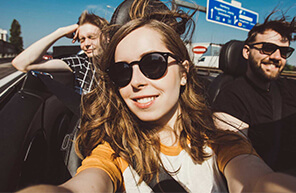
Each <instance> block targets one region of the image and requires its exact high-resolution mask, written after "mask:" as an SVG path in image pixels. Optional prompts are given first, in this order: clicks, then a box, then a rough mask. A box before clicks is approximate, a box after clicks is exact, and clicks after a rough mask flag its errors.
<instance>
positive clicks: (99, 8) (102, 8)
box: [86, 4, 115, 19]
mask: <svg viewBox="0 0 296 193" xmlns="http://www.w3.org/2000/svg"><path fill="white" fill-rule="evenodd" d="M86 9H87V10H88V11H90V12H93V13H94V14H97V15H99V16H101V17H104V18H106V19H109V17H111V15H112V14H113V12H114V10H115V8H114V7H112V6H110V5H105V4H99V5H87V6H86Z"/></svg>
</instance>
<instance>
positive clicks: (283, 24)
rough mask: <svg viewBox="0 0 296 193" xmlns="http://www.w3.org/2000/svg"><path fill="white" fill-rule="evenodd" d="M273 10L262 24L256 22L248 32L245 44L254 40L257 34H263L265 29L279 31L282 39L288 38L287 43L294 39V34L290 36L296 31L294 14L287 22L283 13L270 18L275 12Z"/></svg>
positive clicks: (295, 37)
mask: <svg viewBox="0 0 296 193" xmlns="http://www.w3.org/2000/svg"><path fill="white" fill-rule="evenodd" d="M276 12H277V11H276V10H273V11H272V12H271V13H270V14H269V15H268V16H267V17H266V19H265V21H264V23H263V24H256V25H255V26H254V27H253V28H252V29H251V31H249V33H248V38H247V39H246V40H245V44H249V43H252V42H254V41H255V38H256V36H257V34H263V33H264V32H265V31H267V30H274V31H276V32H277V33H279V34H280V35H281V36H282V38H283V39H284V40H288V41H289V43H290V42H291V41H293V40H295V39H296V36H294V37H292V35H293V33H295V32H296V16H294V17H293V19H292V20H291V21H290V22H289V21H287V18H288V17H286V16H285V15H284V14H282V16H281V18H279V19H275V20H272V19H271V16H272V15H273V14H274V13H276Z"/></svg>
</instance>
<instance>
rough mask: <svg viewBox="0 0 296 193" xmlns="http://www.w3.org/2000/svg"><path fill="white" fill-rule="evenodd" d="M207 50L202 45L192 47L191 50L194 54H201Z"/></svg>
mask: <svg viewBox="0 0 296 193" xmlns="http://www.w3.org/2000/svg"><path fill="white" fill-rule="evenodd" d="M207 50H208V48H206V47H204V46H195V47H194V48H192V52H193V53H195V54H203V53H205V52H206V51H207Z"/></svg>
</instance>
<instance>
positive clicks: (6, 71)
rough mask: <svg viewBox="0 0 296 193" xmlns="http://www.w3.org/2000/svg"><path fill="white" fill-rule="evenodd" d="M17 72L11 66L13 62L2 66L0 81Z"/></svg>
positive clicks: (0, 68)
mask: <svg viewBox="0 0 296 193" xmlns="http://www.w3.org/2000/svg"><path fill="white" fill-rule="evenodd" d="M16 71H17V70H16V69H15V68H14V67H13V66H12V65H11V62H6V63H2V64H0V79H2V78H5V77H6V76H8V75H10V74H12V73H14V72H16Z"/></svg>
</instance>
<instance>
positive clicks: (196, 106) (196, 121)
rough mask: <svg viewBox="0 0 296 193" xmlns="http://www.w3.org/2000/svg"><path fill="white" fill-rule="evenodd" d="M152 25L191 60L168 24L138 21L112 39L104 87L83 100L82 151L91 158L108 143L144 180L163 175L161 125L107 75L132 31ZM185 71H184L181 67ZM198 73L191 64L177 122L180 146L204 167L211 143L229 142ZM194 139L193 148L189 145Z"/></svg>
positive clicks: (181, 56)
mask: <svg viewBox="0 0 296 193" xmlns="http://www.w3.org/2000/svg"><path fill="white" fill-rule="evenodd" d="M143 26H145V27H148V28H150V29H152V30H155V31H156V32H158V33H159V34H160V35H161V36H162V41H163V43H164V45H165V46H166V47H167V49H168V50H170V51H171V52H172V53H173V54H174V55H176V56H177V57H178V58H179V59H181V60H182V61H185V60H188V61H191V60H190V57H189V54H188V51H187V49H186V47H185V45H184V43H183V41H182V40H181V38H180V35H179V34H178V33H177V32H176V31H175V30H174V29H173V28H172V27H171V26H170V25H167V24H166V23H164V22H161V21H158V20H156V19H151V18H147V17H145V18H140V19H134V20H132V21H130V22H128V23H127V24H126V25H124V26H122V27H121V28H120V29H119V30H118V31H117V32H116V33H115V35H114V36H113V37H112V39H111V40H110V43H109V45H108V48H107V50H106V52H105V53H104V54H103V57H102V61H101V62H102V63H101V65H100V67H101V69H100V70H101V71H100V72H99V73H100V74H99V77H100V80H99V82H98V86H97V87H96V88H95V89H94V90H93V91H91V92H90V93H89V94H87V95H85V96H84V97H83V103H82V111H83V113H82V121H81V130H80V132H79V134H78V137H77V143H76V149H77V150H78V151H79V152H80V153H81V154H80V155H81V156H83V157H85V156H88V155H90V154H91V152H92V150H93V149H94V148H95V147H96V146H97V145H98V144H100V143H102V142H104V141H106V142H108V143H109V144H110V145H111V147H112V148H113V150H114V151H115V154H114V157H118V156H120V157H121V158H123V159H124V160H126V161H127V162H128V163H129V164H130V165H134V164H133V163H136V167H135V168H134V169H135V170H136V171H137V173H138V174H139V175H140V181H139V183H141V182H142V181H143V180H144V181H145V182H148V183H149V181H150V180H151V179H152V177H153V175H155V174H156V175H157V176H158V174H159V165H160V164H162V162H161V159H160V157H159V153H160V140H159V137H158V136H157V131H158V129H159V128H158V127H157V126H156V125H151V124H149V123H143V122H141V121H140V120H139V119H138V118H137V117H136V116H135V115H134V114H133V113H132V112H131V111H130V110H129V108H128V107H127V106H126V104H125V102H124V101H123V99H122V98H121V96H120V94H119V92H118V88H117V87H116V86H115V85H114V84H113V83H112V81H111V80H110V79H109V77H108V74H106V73H105V71H106V69H107V68H108V66H109V65H110V64H113V63H114V53H115V49H116V47H117V45H118V44H119V42H120V41H121V40H122V39H123V38H125V37H126V36H127V35H128V34H130V33H131V32H132V31H134V30H136V29H138V28H140V27H143ZM180 67H181V68H183V69H182V70H184V71H185V69H184V67H182V65H180ZM196 77H197V72H196V68H194V66H193V64H192V63H191V62H190V66H189V72H188V74H187V84H186V86H184V87H181V88H180V89H181V94H180V98H179V101H178V103H179V105H180V109H181V113H180V115H179V116H178V118H177V122H176V124H175V128H174V129H175V130H176V128H178V130H180V131H181V133H180V135H179V136H178V137H179V142H180V145H181V147H182V148H184V149H185V150H186V151H187V152H188V154H189V155H190V156H191V157H192V159H193V160H194V161H195V162H196V163H202V162H203V161H204V160H205V159H207V158H208V157H210V156H211V155H210V154H207V153H206V152H205V151H204V147H205V146H206V145H208V146H212V145H213V144H220V143H224V142H223V141H222V139H221V137H220V136H223V135H225V132H224V131H220V130H217V129H216V128H215V126H214V123H213V119H212V112H211V110H210V109H209V108H208V106H207V103H206V101H205V99H204V98H203V93H204V91H203V88H202V87H201V85H200V84H199V82H198V81H197V79H196ZM188 140H189V141H190V145H189V144H188Z"/></svg>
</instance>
